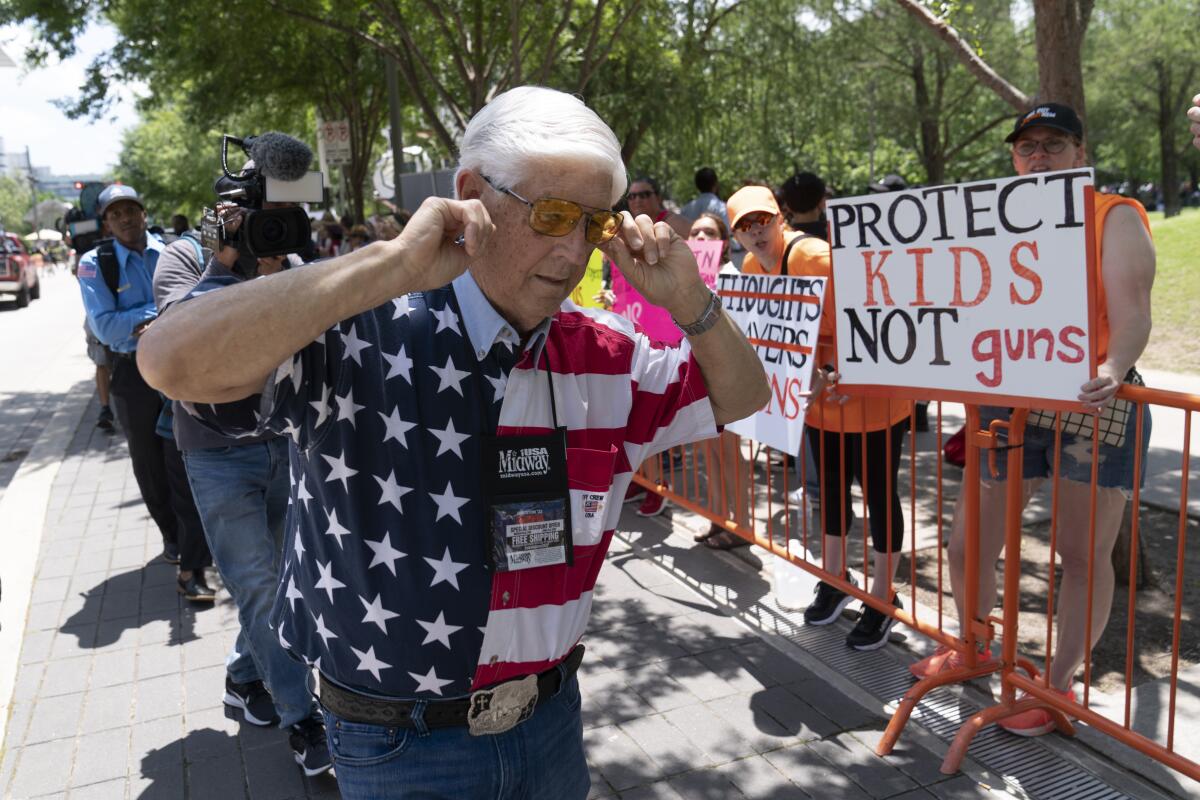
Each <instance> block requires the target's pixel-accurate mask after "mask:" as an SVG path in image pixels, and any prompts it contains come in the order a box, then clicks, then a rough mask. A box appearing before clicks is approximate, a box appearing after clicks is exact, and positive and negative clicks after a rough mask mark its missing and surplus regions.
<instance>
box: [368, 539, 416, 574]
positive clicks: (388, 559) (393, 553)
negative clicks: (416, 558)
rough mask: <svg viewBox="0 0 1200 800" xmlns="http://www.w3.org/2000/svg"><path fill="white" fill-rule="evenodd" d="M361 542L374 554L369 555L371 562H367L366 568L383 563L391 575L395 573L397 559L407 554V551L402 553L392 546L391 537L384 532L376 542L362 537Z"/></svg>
mask: <svg viewBox="0 0 1200 800" xmlns="http://www.w3.org/2000/svg"><path fill="white" fill-rule="evenodd" d="M363 544H365V545H366V546H367V547H369V548H371V552H372V553H374V555H373V556H371V563H370V564H367V569H370V568H371V567H378V566H380V565H383V566H385V567H387V568H388V571H389V572H391V573H392V575H395V574H396V561H397V559H401V558H404V557H405V556H407V555H408V553H402V552H400V551H399V550H397V549H396V548H394V547H392V540H391V537H389V536H388V535H387V534H386V533H385V534H383V536H382V538H380V540H379V541H378V542H373V541H371V540H370V539H363Z"/></svg>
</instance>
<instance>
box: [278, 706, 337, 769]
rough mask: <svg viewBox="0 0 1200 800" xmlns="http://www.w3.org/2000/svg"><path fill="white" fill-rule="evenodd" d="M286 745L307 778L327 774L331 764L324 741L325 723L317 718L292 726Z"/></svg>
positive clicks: (326, 744) (313, 717)
mask: <svg viewBox="0 0 1200 800" xmlns="http://www.w3.org/2000/svg"><path fill="white" fill-rule="evenodd" d="M288 744H290V745H291V746H292V756H293V757H294V758H295V759H296V763H297V764H299V765H300V768H301V769H303V770H304V774H305V775H307V776H308V777H310V778H311V777H313V776H314V775H320V774H321V773H322V772H328V771H329V768H330V767H332V766H333V764H332V763H331V762H330V760H329V745H328V743H326V741H325V723H324V722H323V721H322V720H321V718H320V717H318V716H315V715H314V716H311V717H309V718H308V719H302V720H300V721H299V722H297V723H296V724H295V725H293V726H292V732H291V735H289V736H288Z"/></svg>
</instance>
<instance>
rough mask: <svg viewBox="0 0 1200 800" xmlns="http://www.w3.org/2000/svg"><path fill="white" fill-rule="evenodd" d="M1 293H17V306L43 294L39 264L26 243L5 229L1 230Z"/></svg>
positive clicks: (25, 304)
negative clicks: (32, 257) (30, 254)
mask: <svg viewBox="0 0 1200 800" xmlns="http://www.w3.org/2000/svg"><path fill="white" fill-rule="evenodd" d="M0 294H11V295H16V298H17V300H16V302H17V308H24V307H25V306H27V305H29V301H30V300H37V299H38V297H40V296H41V294H42V285H41V283H39V282H38V271H37V266H36V265H34V263H33V259H31V258H30V257H29V251H28V250H26V249H25V243H24V242H22V241H21V238H20V237H19V236H17V235H16V234H15V233H5V232H3V231H0Z"/></svg>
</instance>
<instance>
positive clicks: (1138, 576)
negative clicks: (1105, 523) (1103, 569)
mask: <svg viewBox="0 0 1200 800" xmlns="http://www.w3.org/2000/svg"><path fill="white" fill-rule="evenodd" d="M1133 511H1134V508H1133V504H1132V503H1126V504H1125V516H1124V517H1123V518H1122V519H1121V531H1120V533H1118V534H1117V543H1116V545H1114V546H1113V552H1112V565H1113V571H1114V572H1115V573H1116V578H1117V585H1118V586H1128V585H1129V560H1130V556H1131V555H1132V553H1133V551H1132V548H1131V547H1130V545H1131V544H1132V543H1133ZM1137 549H1138V552H1137V565H1136V570H1137V571H1136V572H1135V573H1134V576H1133V581H1134V583H1133V585H1134V588H1135V589H1139V590H1140V589H1145V588H1146V587H1147V586H1148V585H1149V584H1150V582H1151V580H1153V576H1154V570H1153V568H1152V566H1151V565H1150V564H1149V563H1147V561H1146V545H1145V543H1144V540H1143V539H1142V537H1141V536H1138V548H1137Z"/></svg>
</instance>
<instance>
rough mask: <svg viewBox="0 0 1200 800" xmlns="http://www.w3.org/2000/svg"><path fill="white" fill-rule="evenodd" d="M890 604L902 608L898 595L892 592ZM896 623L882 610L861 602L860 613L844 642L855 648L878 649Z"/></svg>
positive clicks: (884, 642) (885, 642)
mask: <svg viewBox="0 0 1200 800" xmlns="http://www.w3.org/2000/svg"><path fill="white" fill-rule="evenodd" d="M892 604H893V605H894V606H896V608H904V605H903V604H902V603H901V602H900V596H899V595H897V594H895V593H893V594H892ZM895 625H896V618H895V617H889V616H888V615H887V614H884V613H883V612H880V611H876V610H875V609H874V608H872V607H871V606H869V605H867V604H866V603H863V608H862V614H860V615H859V617H858V624H856V625H855V626H854V629H853V630H852V631H850V633H849V634H848V635H847V636H846V644H847V645H849V646H850V647H853V648H854V649H855V650H878V649H879V648H881V647H883V646H884V645H885V644H887V643H888V632H889V631H891V629H892V628H893V627H895Z"/></svg>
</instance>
